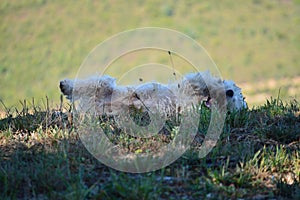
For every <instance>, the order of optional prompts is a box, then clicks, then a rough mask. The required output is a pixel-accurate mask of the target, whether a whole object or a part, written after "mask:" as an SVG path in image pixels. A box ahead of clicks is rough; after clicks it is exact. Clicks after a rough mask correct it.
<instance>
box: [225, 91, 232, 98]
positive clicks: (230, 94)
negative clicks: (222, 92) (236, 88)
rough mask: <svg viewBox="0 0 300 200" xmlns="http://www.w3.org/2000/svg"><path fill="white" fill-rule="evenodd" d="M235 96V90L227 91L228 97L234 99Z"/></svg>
mask: <svg viewBox="0 0 300 200" xmlns="http://www.w3.org/2000/svg"><path fill="white" fill-rule="evenodd" d="M233 95H234V92H233V90H227V91H226V96H228V97H233Z"/></svg>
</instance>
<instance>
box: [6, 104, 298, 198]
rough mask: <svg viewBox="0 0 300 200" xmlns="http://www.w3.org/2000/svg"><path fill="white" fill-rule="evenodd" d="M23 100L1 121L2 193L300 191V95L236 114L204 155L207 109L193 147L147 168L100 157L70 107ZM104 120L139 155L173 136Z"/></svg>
mask: <svg viewBox="0 0 300 200" xmlns="http://www.w3.org/2000/svg"><path fill="white" fill-rule="evenodd" d="M22 107H23V109H22V111H20V113H18V114H17V115H14V116H10V114H12V113H11V112H12V111H9V110H7V113H6V114H7V118H4V119H2V120H0V148H1V151H0V185H1V187H0V199H32V198H35V199H248V198H249V199H299V197H300V187H299V184H300V154H299V150H300V115H299V114H300V113H299V109H300V105H299V103H297V102H295V101H293V102H290V103H288V104H284V103H282V102H281V100H278V99H275V100H270V101H268V102H266V104H265V105H262V106H260V107H258V108H256V109H253V110H251V111H250V110H245V111H243V112H240V113H231V114H230V115H228V116H227V118H226V123H225V125H224V129H223V133H222V134H221V136H220V139H219V140H218V143H217V145H216V146H215V147H214V148H213V150H212V151H211V152H210V153H209V154H208V155H207V156H206V157H205V158H202V159H199V158H198V150H197V149H198V147H199V145H201V141H203V137H204V136H205V135H204V133H205V131H206V130H207V127H208V125H209V120H208V119H209V115H210V111H209V110H207V109H202V110H201V115H200V124H199V132H198V134H197V135H196V138H195V140H194V142H193V144H192V146H191V149H190V150H188V151H187V152H186V153H185V154H184V155H183V156H182V157H181V158H180V159H178V160H177V161H176V162H174V163H173V164H171V165H170V166H167V167H165V168H164V169H161V170H158V171H156V172H150V173H143V174H131V173H123V172H118V171H115V170H113V169H110V168H108V167H106V166H105V165H103V164H101V163H100V162H98V161H97V160H96V159H95V158H94V157H92V156H91V154H89V152H87V150H86V149H85V148H84V146H83V144H82V143H81V141H80V139H79V138H78V135H77V132H76V130H77V129H76V126H75V125H74V124H72V121H71V118H70V117H69V118H68V113H65V114H62V115H58V114H57V113H58V112H54V111H51V110H50V109H49V108H48V109H41V108H39V107H37V106H33V105H28V104H26V103H23V106H22ZM63 107H65V109H68V107H69V106H67V105H66V106H63ZM101 124H102V126H103V127H106V129H105V130H106V131H107V132H106V133H107V134H108V135H110V136H111V137H110V139H112V140H113V141H114V143H115V144H119V147H123V149H124V150H126V151H128V152H135V153H137V154H138V153H142V152H143V153H145V152H152V151H154V152H155V151H156V150H157V148H158V147H157V146H156V144H160V143H161V142H163V143H166V142H168V141H169V140H170V139H172V138H170V137H171V135H172V133H173V132H171V135H169V134H167V135H166V134H159V135H158V136H154V137H152V138H149V139H148V140H147V139H139V138H133V137H131V138H128V135H127V136H126V134H125V135H124V133H122V132H119V130H118V129H116V127H114V126H115V125H114V124H111V123H110V121H103V122H102V123H101ZM170 127H172V125H170ZM116 130H117V131H116ZM171 130H174V129H171ZM111 133H113V134H111Z"/></svg>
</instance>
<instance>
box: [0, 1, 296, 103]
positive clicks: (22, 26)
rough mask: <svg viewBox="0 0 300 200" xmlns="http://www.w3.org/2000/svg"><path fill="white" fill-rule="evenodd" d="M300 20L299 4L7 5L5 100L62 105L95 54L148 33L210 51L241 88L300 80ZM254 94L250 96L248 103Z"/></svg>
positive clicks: (2, 29) (1, 85) (1, 72)
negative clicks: (116, 38) (62, 94)
mask: <svg viewBox="0 0 300 200" xmlns="http://www.w3.org/2000/svg"><path fill="white" fill-rule="evenodd" d="M299 13H300V4H299V1H297V0H295V1H256V0H253V1H246V2H245V1H232V0H226V1H222V2H220V1H203V2H199V1H170V0H166V1H156V0H155V1H151V2H147V3H145V2H144V1H131V2H125V1H109V2H105V1H92V0H88V1H76V2H75V1H72V2H71V1H58V0H53V1H47V0H22V1H19V0H10V1H6V0H5V1H1V3H0V76H1V79H0V99H3V100H4V101H5V103H6V104H8V105H10V106H11V105H15V104H16V102H18V100H20V99H25V98H26V99H31V98H32V97H35V98H36V99H37V100H39V99H40V98H41V97H44V96H45V95H48V96H50V99H51V100H53V101H54V102H58V99H59V98H58V97H59V92H58V88H57V85H58V82H59V80H60V79H62V78H64V77H67V76H68V77H74V76H75V74H76V72H77V70H78V67H79V66H80V64H81V62H82V61H83V59H84V58H85V56H86V55H87V54H88V53H89V51H90V50H91V49H93V48H94V47H95V46H96V45H97V44H98V43H100V42H101V41H103V40H105V39H106V38H108V37H110V36H112V35H113V34H116V33H119V32H121V31H124V30H127V29H132V28H136V27H143V26H159V27H166V28H172V29H176V30H178V31H181V32H183V33H186V34H188V35H190V36H191V37H193V38H194V39H196V40H197V41H198V42H199V43H201V44H202V45H203V46H204V47H205V48H206V49H207V50H208V52H209V53H210V55H211V56H212V58H213V59H214V60H215V62H216V64H217V65H218V67H219V68H220V71H221V73H222V75H223V77H225V78H226V79H234V80H236V81H237V82H238V83H241V82H245V81H246V82H248V83H250V85H252V86H253V85H254V86H255V82H256V81H257V80H263V79H265V78H267V79H269V78H272V79H275V80H277V79H279V78H282V77H294V76H300V70H299V69H300V67H299V65H300V57H299V53H300V46H299V45H300V40H299V38H300V28H299V27H300V15H299ZM279 87H282V90H284V91H285V92H282V94H284V96H283V98H287V97H288V96H289V95H294V94H298V95H299V93H300V92H299V90H300V89H299V86H294V85H289V84H287V85H286V86H282V85H281V86H279ZM290 87H292V90H290V91H291V92H290V93H288V92H286V91H288V89H289V88H290ZM266 90H267V92H266V94H269V95H275V94H277V92H278V89H275V90H274V89H273V90H272V91H271V92H268V90H269V89H268V88H267V89H266ZM255 91H256V90H254V91H245V93H246V96H248V99H251V97H252V96H253V93H255ZM259 92H261V91H259Z"/></svg>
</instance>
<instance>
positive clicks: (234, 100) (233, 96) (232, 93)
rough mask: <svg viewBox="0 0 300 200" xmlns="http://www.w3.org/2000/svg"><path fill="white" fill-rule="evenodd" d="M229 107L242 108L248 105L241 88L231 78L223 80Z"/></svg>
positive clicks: (233, 108) (232, 108)
mask: <svg viewBox="0 0 300 200" xmlns="http://www.w3.org/2000/svg"><path fill="white" fill-rule="evenodd" d="M223 84H224V88H225V93H226V101H227V107H228V109H229V110H241V109H246V108H247V107H248V105H247V103H246V101H245V97H244V96H243V94H242V91H241V88H239V87H238V86H236V84H235V83H234V82H233V81H231V80H224V81H223Z"/></svg>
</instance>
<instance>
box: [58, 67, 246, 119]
mask: <svg viewBox="0 0 300 200" xmlns="http://www.w3.org/2000/svg"><path fill="white" fill-rule="evenodd" d="M59 86H60V90H61V92H62V93H63V94H64V95H66V97H67V99H69V100H70V101H71V102H75V101H77V102H79V103H78V107H79V108H80V109H81V110H84V111H95V112H96V113H97V114H100V115H101V114H107V115H118V114H120V113H122V112H125V111H127V110H130V109H134V110H139V111H142V112H144V111H150V112H160V113H165V114H167V115H169V114H172V113H174V112H181V111H182V110H183V109H186V108H188V107H191V106H193V105H199V104H200V103H201V102H204V103H205V104H206V105H207V106H208V107H209V106H211V104H212V103H217V104H219V105H223V104H224V105H227V108H228V109H229V110H230V111H233V110H241V109H244V108H247V103H246V102H245V100H244V99H245V98H244V97H243V95H242V93H241V89H240V88H239V87H237V86H236V85H235V83H234V82H233V81H230V80H229V81H228V80H224V81H222V80H221V79H219V78H216V77H214V76H212V75H211V74H210V73H209V72H208V71H206V72H198V73H191V74H187V75H186V76H184V77H183V78H182V79H181V80H179V81H177V82H176V83H172V84H165V85H164V84H160V83H157V82H150V83H145V84H141V85H132V86H120V85H117V84H116V79H114V78H112V77H110V76H108V75H104V76H101V77H91V78H88V79H85V80H77V79H75V80H70V79H65V80H62V81H61V82H60V85H59Z"/></svg>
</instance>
